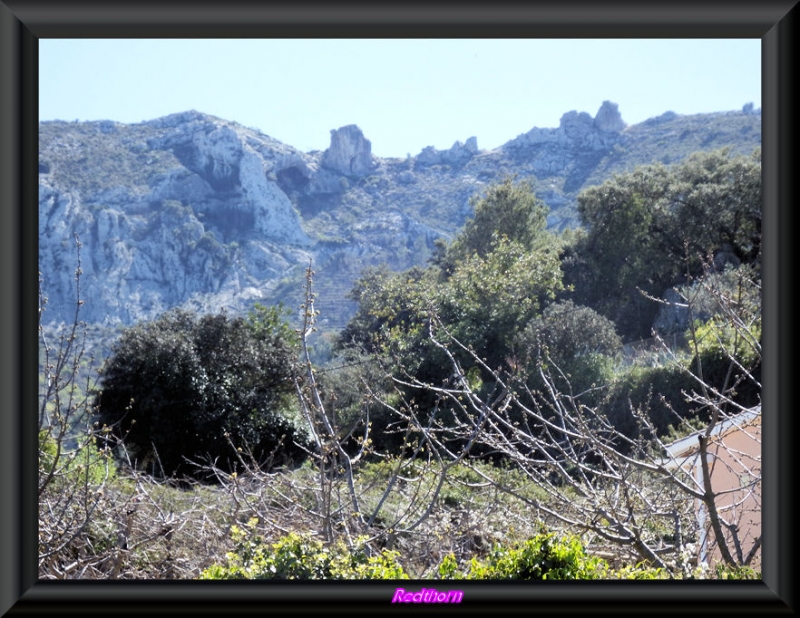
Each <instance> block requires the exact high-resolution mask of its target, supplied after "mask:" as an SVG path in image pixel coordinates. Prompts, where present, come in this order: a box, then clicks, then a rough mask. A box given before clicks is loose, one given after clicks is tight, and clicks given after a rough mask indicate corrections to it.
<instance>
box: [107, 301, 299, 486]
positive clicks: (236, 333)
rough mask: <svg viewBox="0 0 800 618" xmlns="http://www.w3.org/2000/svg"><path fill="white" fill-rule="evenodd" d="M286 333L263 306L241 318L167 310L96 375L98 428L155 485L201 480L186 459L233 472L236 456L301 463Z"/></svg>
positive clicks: (128, 334)
mask: <svg viewBox="0 0 800 618" xmlns="http://www.w3.org/2000/svg"><path fill="white" fill-rule="evenodd" d="M289 332H290V331H289V330H288V329H287V328H286V327H285V326H284V325H283V324H282V323H281V322H280V320H279V318H278V309H274V310H268V309H265V308H256V310H255V311H254V312H253V313H252V314H251V315H250V317H249V318H248V319H247V320H245V319H244V318H236V319H229V318H227V317H226V316H224V315H207V316H203V317H199V318H198V317H196V316H194V315H193V314H191V313H188V312H185V311H181V310H173V311H170V312H168V313H166V314H164V315H162V316H161V317H160V318H158V319H157V320H154V321H152V322H147V323H142V324H138V325H136V326H133V327H130V328H128V329H127V330H125V331H124V332H123V333H122V335H121V337H120V339H119V341H118V342H117V344H116V346H115V347H114V350H113V353H112V356H111V357H110V358H109V359H108V362H107V363H106V365H105V366H104V367H103V369H102V371H101V388H100V389H99V391H98V393H97V396H96V406H97V422H98V425H99V427H101V428H106V427H107V428H108V429H109V430H110V431H109V436H108V437H109V438H113V439H115V440H122V442H123V443H124V446H125V448H126V450H127V453H128V455H129V456H130V457H131V461H132V463H133V464H134V466H135V467H137V468H138V469H144V470H148V471H149V472H151V473H153V474H154V475H156V476H159V477H161V476H163V477H169V476H173V475H176V476H182V475H189V476H194V477H198V476H203V475H200V473H199V472H197V470H196V469H195V466H194V465H193V464H192V463H190V462H189V461H187V458H188V459H190V460H194V461H198V460H206V461H207V462H215V464H216V466H218V467H219V468H220V469H222V470H226V471H232V470H237V469H238V466H239V464H238V462H239V457H240V452H241V451H242V450H244V452H245V453H247V451H248V450H249V451H250V452H251V453H252V455H253V456H254V457H255V458H256V459H257V460H258V461H261V462H265V461H266V460H268V459H269V458H271V457H274V460H275V463H284V462H288V461H291V460H292V459H293V458H296V457H300V456H301V455H300V452H299V450H298V448H297V447H296V446H295V444H294V442H295V441H303V440H304V436H303V432H302V430H300V428H299V424H298V423H297V422H296V421H295V420H294V419H293V416H292V414H293V412H292V406H293V404H294V387H293V380H292V378H293V362H294V359H295V358H296V342H295V341H294V338H293V339H289V338H288V333H289ZM110 444H113V440H109V439H105V438H104V439H101V440H100V445H101V446H107V445H110ZM118 454H119V455H120V456H121V457H122V456H123V454H122V453H121V452H119V451H118ZM203 478H204V479H205V480H211V478H209V477H203Z"/></svg>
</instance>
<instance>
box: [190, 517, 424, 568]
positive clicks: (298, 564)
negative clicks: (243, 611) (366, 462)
mask: <svg viewBox="0 0 800 618" xmlns="http://www.w3.org/2000/svg"><path fill="white" fill-rule="evenodd" d="M255 524H256V520H251V521H250V522H248V524H247V525H246V527H245V528H246V529H243V528H240V527H238V526H233V527H232V528H231V536H232V538H233V541H234V550H233V551H231V552H228V555H227V558H228V563H227V564H226V565H218V564H216V565H213V566H211V567H209V568H207V569H205V570H204V571H203V572H202V573H201V575H200V579H408V575H406V573H405V571H404V570H403V567H402V566H401V565H400V564H399V562H398V557H399V554H398V552H396V551H390V550H386V549H384V550H382V551H381V552H380V553H378V554H377V555H372V556H370V555H368V549H367V546H366V543H365V539H357V541H356V544H355V547H354V548H348V547H347V546H346V545H345V544H344V543H343V542H341V541H339V542H336V543H333V544H328V545H326V544H325V543H323V542H322V541H321V540H319V539H315V538H313V537H312V536H311V535H309V534H297V533H294V532H293V533H290V534H287V535H286V536H284V537H282V538H281V539H279V540H278V541H277V542H275V543H271V544H269V543H266V542H265V541H264V539H263V537H261V536H260V535H258V534H255V532H254V528H255Z"/></svg>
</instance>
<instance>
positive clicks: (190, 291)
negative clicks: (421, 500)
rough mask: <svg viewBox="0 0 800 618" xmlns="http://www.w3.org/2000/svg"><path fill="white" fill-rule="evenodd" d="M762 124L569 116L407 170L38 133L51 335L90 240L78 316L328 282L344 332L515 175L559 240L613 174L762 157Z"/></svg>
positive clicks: (253, 136) (230, 144)
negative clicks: (352, 297)
mask: <svg viewBox="0 0 800 618" xmlns="http://www.w3.org/2000/svg"><path fill="white" fill-rule="evenodd" d="M760 142H761V116H760V111H759V110H755V111H753V110H752V109H748V108H747V107H745V109H743V110H742V111H741V112H721V113H717V114H702V115H695V116H679V115H676V114H673V113H671V112H667V113H666V114H663V115H662V116H659V117H657V118H653V119H650V120H648V121H646V122H643V123H641V124H638V125H634V126H626V125H625V123H624V122H623V120H622V117H621V115H620V113H619V111H618V110H617V106H616V105H615V104H613V103H610V102H605V103H604V104H603V105H602V106H601V108H600V110H599V111H598V112H597V114H596V115H595V116H594V117H592V116H590V115H589V114H587V113H578V112H574V111H572V112H567V113H566V114H564V116H563V117H562V119H561V123H560V125H559V127H557V128H552V129H542V128H533V129H531V130H530V131H529V132H527V133H525V134H522V135H520V136H517V137H516V138H514V139H511V140H509V141H508V142H507V143H506V144H504V145H503V146H501V147H500V148H497V149H495V150H491V151H482V150H480V149H479V148H478V144H477V140H476V139H475V138H474V137H472V138H469V139H468V140H467V141H466V142H465V143H461V142H456V144H454V145H453V147H452V148H450V149H449V150H443V151H439V150H436V149H434V148H432V147H428V148H425V149H423V150H422V151H421V152H420V153H419V154H417V155H416V156H414V157H408V158H405V159H392V158H379V157H376V156H374V155H372V152H371V143H370V142H369V140H368V139H366V137H365V136H364V135H363V134H362V132H361V130H360V129H359V128H358V127H357V126H355V125H350V126H346V127H341V128H339V129H337V130H334V131H331V144H330V147H329V148H328V149H326V150H325V151H324V152H319V151H313V152H309V153H304V152H301V151H298V150H297V149H295V148H292V147H291V146H289V145H286V144H283V143H281V142H279V141H277V140H275V139H273V138H271V137H269V136H268V135H265V134H263V133H261V132H259V131H256V130H253V129H248V128H246V127H242V126H241V125H238V124H237V123H235V122H231V121H227V120H224V119H220V118H216V117H213V116H209V115H206V114H202V113H199V112H195V111H191V112H183V113H178V114H173V115H170V116H167V117H164V118H159V119H155V120H151V121H147V122H142V123H137V124H121V123H115V122H110V121H100V122H60V121H54V122H43V123H41V124H40V162H39V240H40V246H39V267H40V270H41V272H42V276H43V289H44V292H45V295H46V296H47V297H48V305H47V311H46V312H45V317H44V320H45V322H50V323H58V322H62V321H68V320H70V319H71V316H72V315H73V312H74V302H75V280H74V272H75V268H76V266H77V254H76V250H75V240H74V239H75V238H76V237H77V238H78V239H79V240H80V242H81V250H80V266H81V269H82V275H81V288H82V291H81V295H82V297H83V298H84V299H85V300H86V301H87V302H86V304H85V305H84V307H83V308H82V312H83V313H82V318H83V319H84V320H86V321H87V322H90V323H94V324H98V325H106V326H114V325H118V324H130V323H132V322H135V321H137V320H141V319H150V318H153V317H154V316H156V315H158V314H159V313H160V312H162V311H164V310H166V309H168V308H170V307H173V306H178V305H182V306H186V307H189V308H192V309H195V310H198V311H201V312H218V311H221V310H226V311H228V312H230V313H237V312H241V311H244V310H246V309H247V308H249V307H250V306H252V304H253V303H255V302H261V303H263V304H272V303H274V302H277V301H283V302H285V304H286V305H287V306H289V307H291V308H293V309H294V308H296V307H297V306H298V305H299V302H300V292H301V287H302V277H303V272H304V270H305V268H306V267H307V266H308V265H309V264H312V265H313V267H314V269H315V270H316V272H317V277H316V286H317V288H316V290H317V293H318V302H317V308H318V309H319V310H320V311H321V312H322V314H321V320H322V322H321V326H323V327H327V328H340V327H341V326H342V325H343V324H344V322H345V321H346V320H347V318H348V317H349V316H350V315H351V312H352V310H353V305H352V303H351V302H350V301H348V300H346V298H345V295H346V293H347V291H348V290H349V289H350V287H351V285H352V282H353V281H354V280H355V278H357V277H358V275H359V273H360V272H361V270H362V269H363V268H364V267H365V266H368V265H377V264H380V263H386V264H388V265H389V266H390V267H391V268H393V269H397V270H399V269H405V268H409V267H411V266H413V265H416V264H423V263H424V262H425V261H426V260H427V259H428V258H429V257H430V255H431V252H432V251H433V247H434V242H435V240H436V239H437V238H450V237H452V235H453V234H455V233H456V232H457V231H458V229H459V228H460V227H461V226H462V225H463V223H464V221H465V220H466V219H467V217H469V215H470V213H471V206H470V199H471V198H472V197H473V196H475V195H476V194H479V193H480V192H481V191H482V190H484V189H485V188H486V187H487V186H489V185H490V184H492V183H495V182H499V181H501V180H502V179H503V178H504V177H505V176H507V175H516V176H517V178H518V179H520V180H524V179H528V180H531V181H532V182H533V183H534V186H535V187H536V191H537V194H538V195H539V197H540V198H542V199H543V200H544V201H545V202H546V203H547V205H548V206H549V207H550V215H549V218H548V225H549V226H550V227H552V228H555V229H562V228H564V227H567V226H576V225H578V224H579V221H578V218H577V215H576V210H575V198H576V196H577V194H578V193H579V192H580V191H581V190H582V189H583V188H585V187H587V186H590V185H593V184H598V183H600V182H602V181H603V180H604V179H605V178H608V177H609V176H610V175H611V174H614V173H618V172H622V171H626V170H630V169H632V168H633V167H634V166H636V165H640V164H643V163H651V162H664V163H673V162H676V161H679V160H680V159H681V158H683V157H685V156H686V155H688V154H690V153H691V152H694V151H696V150H712V149H716V148H719V147H722V146H730V147H732V148H733V149H734V150H735V151H737V152H742V153H750V152H752V150H753V149H754V148H756V147H758V146H760Z"/></svg>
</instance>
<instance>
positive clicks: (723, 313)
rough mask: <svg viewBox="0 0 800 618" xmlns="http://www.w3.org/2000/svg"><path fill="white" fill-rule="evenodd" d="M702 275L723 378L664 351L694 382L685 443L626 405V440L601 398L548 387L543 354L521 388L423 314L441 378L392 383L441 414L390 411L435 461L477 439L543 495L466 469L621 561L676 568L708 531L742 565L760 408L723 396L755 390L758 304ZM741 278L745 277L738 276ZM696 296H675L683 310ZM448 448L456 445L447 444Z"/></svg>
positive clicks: (750, 532) (459, 455) (516, 377)
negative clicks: (442, 360) (445, 367)
mask: <svg viewBox="0 0 800 618" xmlns="http://www.w3.org/2000/svg"><path fill="white" fill-rule="evenodd" d="M744 272H745V271H742V273H744ZM714 282H715V279H714V278H713V277H708V278H705V279H704V280H703V281H701V284H702V285H703V286H705V287H704V288H703V289H704V292H705V297H706V298H712V299H713V300H714V303H715V305H716V309H715V312H714V316H715V318H716V319H718V320H724V325H725V328H726V329H727V331H726V332H727V335H725V336H723V335H722V329H721V328H718V329H716V331H715V330H714V329H713V328H712V329H710V330H711V332H717V334H718V335H719V336H720V340H719V342H718V344H719V350H721V353H722V354H723V355H724V360H725V362H727V363H728V366H729V368H730V371H729V374H728V376H727V377H726V379H725V381H724V384H723V385H722V386H717V385H714V384H712V383H711V382H709V381H708V380H706V379H704V374H703V372H702V370H699V371H691V369H690V368H689V367H687V366H686V363H685V362H681V360H680V359H678V358H677V357H675V356H674V355H673V357H672V358H673V362H675V363H676V364H677V365H678V366H680V367H681V368H682V370H684V371H686V372H687V374H689V375H691V376H692V377H693V379H694V380H695V384H696V388H694V389H691V390H690V391H688V392H685V393H684V395H685V397H686V399H687V400H688V401H689V402H691V404H692V405H693V406H694V408H695V410H697V411H700V410H703V411H707V412H709V413H710V414H709V416H710V420H709V422H708V423H707V424H706V426H705V427H704V428H703V429H702V431H699V432H695V433H693V434H691V435H690V436H689V437H687V438H686V439H685V440H684V442H686V441H687V440H688V444H690V445H696V448H695V449H692V448H688V449H684V450H682V451H681V450H678V449H676V448H675V445H674V444H668V443H667V442H666V441H665V440H664V439H663V438H662V437H660V436H659V434H658V432H657V430H656V427H655V426H654V424H653V423H652V421H651V420H650V418H649V416H648V414H647V410H646V409H640V408H637V407H634V406H633V405H631V406H630V409H629V413H630V415H631V416H632V418H633V420H634V421H635V423H636V426H637V427H638V431H637V432H636V434H635V435H634V436H632V437H631V436H628V435H626V434H624V433H623V432H622V431H620V430H618V429H617V427H615V426H614V425H613V424H612V423H611V422H610V421H609V419H608V418H607V417H606V415H605V414H604V412H603V410H602V405H594V406H587V405H584V404H583V403H582V401H585V400H586V399H585V397H584V395H585V394H586V393H574V392H570V391H569V388H566V389H565V388H560V389H559V388H557V387H556V384H559V385H563V384H569V380H568V376H566V375H563V374H560V373H559V370H558V367H556V366H555V365H554V364H553V363H552V361H551V359H548V358H542V359H541V360H542V362H541V363H540V364H539V365H538V367H539V368H538V371H539V377H540V379H541V383H542V384H544V388H543V389H542V390H541V391H536V392H534V391H532V390H530V389H529V388H528V386H526V383H527V381H526V379H525V377H526V376H524V375H520V374H519V373H518V372H515V371H514V370H513V369H512V368H511V367H509V368H507V369H505V370H503V369H497V368H492V367H489V366H488V365H487V364H486V363H485V362H484V361H483V360H482V359H481V358H480V357H478V355H477V354H475V353H474V351H473V350H472V349H471V348H470V347H469V346H466V345H464V344H463V343H461V342H460V341H458V340H457V339H456V338H455V337H454V336H453V335H452V334H451V332H450V331H449V330H448V329H447V327H446V326H445V325H444V324H443V323H442V322H440V321H439V320H438V319H437V318H436V316H435V314H433V312H432V314H433V317H432V318H431V319H430V323H429V338H430V341H431V342H432V343H433V344H434V345H435V346H437V347H438V348H439V349H440V350H442V352H443V353H444V355H445V357H446V358H447V359H448V362H449V364H450V366H451V368H452V379H451V381H450V383H449V384H445V385H441V386H436V385H432V384H425V383H422V382H420V381H418V380H415V379H413V378H408V377H406V378H395V379H396V381H397V382H398V383H399V384H401V385H402V386H404V387H406V388H411V389H419V390H422V391H426V392H428V393H435V394H436V396H437V397H438V399H439V401H441V402H442V406H441V407H442V410H445V409H446V410H447V412H448V417H447V420H446V421H444V420H442V419H441V417H440V416H438V415H437V411H436V410H434V411H433V413H432V414H431V415H430V417H429V420H427V421H426V422H425V423H422V422H420V419H419V418H418V417H417V416H416V415H415V414H414V413H413V411H412V410H410V409H408V408H397V407H393V408H392V409H393V411H394V412H395V413H396V414H397V415H398V417H400V418H402V419H403V420H404V421H405V422H406V423H407V424H408V426H409V427H411V428H413V429H414V430H415V431H416V432H418V433H419V434H420V435H421V436H423V439H424V441H425V442H426V443H427V444H428V445H429V446H430V448H431V450H432V451H433V452H434V453H436V456H437V457H439V458H441V459H442V460H445V459H447V460H449V461H457V460H460V461H464V462H472V461H474V459H470V458H467V457H465V454H467V453H469V452H470V449H471V447H472V445H474V444H479V445H480V446H481V452H482V453H483V454H486V453H489V454H491V455H492V456H493V457H499V458H500V459H502V460H504V461H506V462H511V463H513V465H514V466H515V467H516V468H517V469H518V470H520V471H521V472H523V473H524V474H525V475H526V477H527V478H528V479H529V480H530V482H531V483H533V484H535V485H536V486H538V487H540V488H541V489H543V490H544V491H545V492H546V494H547V499H545V500H531V499H530V498H527V497H525V496H522V495H520V494H519V493H518V492H517V490H516V489H515V488H514V487H511V486H508V485H506V484H505V483H504V481H503V475H502V474H494V473H492V472H491V471H489V470H487V468H486V467H477V466H476V467H475V468H474V469H475V472H476V473H478V474H479V475H481V476H482V477H483V478H484V479H485V481H486V482H487V483H489V484H491V485H494V486H496V487H498V488H499V489H501V490H503V491H505V492H508V493H509V494H515V495H517V496H518V497H519V498H520V499H521V500H524V501H526V502H527V503H528V504H529V506H530V507H531V509H532V514H533V515H534V516H536V517H538V518H541V519H542V520H543V521H546V522H548V523H549V524H551V525H553V526H557V527H559V528H562V529H567V530H571V531H573V532H579V533H581V534H583V535H584V538H586V539H587V542H588V543H589V544H590V545H594V546H597V545H606V546H611V547H614V548H616V550H615V551H616V552H617V554H618V555H622V557H627V558H628V559H630V560H633V561H640V560H644V561H647V562H648V563H649V564H651V565H654V566H657V567H661V568H664V569H667V570H668V571H670V572H672V573H679V572H681V571H686V570H687V569H688V568H690V566H691V565H690V564H689V563H690V562H692V560H695V561H696V560H697V556H696V552H693V551H691V548H692V547H693V546H697V545H699V544H701V543H703V542H707V540H708V539H710V540H711V541H712V542H713V544H714V545H715V546H716V547H717V548H718V553H719V559H720V560H721V562H722V563H724V564H725V565H727V566H728V567H731V568H738V567H742V566H749V565H751V564H753V563H754V562H753V561H754V559H756V558H757V556H758V550H759V548H760V545H761V534H760V528H756V529H754V527H753V526H752V525H751V526H743V523H742V522H743V519H742V517H743V515H744V516H745V517H746V518H747V517H749V518H750V519H754V517H756V518H757V519H759V520H760V515H758V514H757V513H756V511H758V510H759V509H760V486H761V483H760V481H761V476H760V474H761V473H760V470H761V466H760V460H761V457H760V432H759V431H757V430H752V428H753V427H757V428H760V411H761V408H760V404H759V405H756V406H752V407H749V408H746V407H745V406H743V405H742V404H741V403H737V400H736V398H735V394H736V389H737V388H739V387H740V385H741V384H742V383H743V382H744V381H749V382H751V383H752V384H753V385H754V386H755V387H757V388H758V390H759V392H760V384H758V381H757V379H756V375H755V373H754V372H753V367H754V366H755V365H757V364H758V363H760V354H761V351H760V342H759V337H760V304H758V305H757V306H756V305H750V306H745V298H744V294H740V295H739V296H736V295H734V294H731V293H730V289H729V288H728V289H724V288H721V287H719V286H717V287H714V285H713V284H714ZM745 283H746V282H744V281H742V282H741V286H742V287H741V288H740V289H742V290H744V287H745ZM749 285H750V287H751V288H752V286H753V285H757V284H756V283H754V282H753V281H750V284H749ZM696 300H697V299H696V298H695V299H693V298H689V297H687V296H684V301H685V302H686V305H687V307H691V306H692V305H693V303H694V302H695V301H696ZM708 331H709V329H706V332H707V333H708ZM698 337H699V334H698V332H697V331H696V330H695V331H694V337H693V343H694V344H695V346H696V347H695V356H696V360H697V362H699V361H700V360H701V358H702V355H701V354H699V352H700V349H699V347H697V340H698ZM741 346H746V347H747V350H748V354H749V357H748V358H749V359H750V362H749V363H748V364H747V365H745V364H744V363H743V362H742V360H741V359H742V353H741V350H742V347H741ZM665 350H666V352H669V353H670V354H672V351H671V350H669V349H668V348H665ZM456 351H457V352H458V354H455V353H454V352H456ZM464 355H466V357H468V358H470V359H471V361H472V362H473V363H475V364H476V365H478V366H480V367H481V368H482V370H483V372H484V375H485V376H488V378H487V380H488V381H490V382H491V381H493V382H494V384H495V388H494V390H493V393H492V394H491V395H490V396H486V395H483V396H479V394H478V393H477V392H476V390H475V389H474V388H473V387H472V386H471V385H470V382H469V380H467V378H466V375H465V372H464V371H463V369H462V367H461V366H460V364H459V362H458V360H457V358H459V357H460V358H463V357H464ZM556 377H558V378H559V379H558V380H556V379H554V378H556ZM743 413H746V415H747V417H746V419H745V418H744V417H742V416H741V414H743ZM676 420H679V419H678V416H677V414H676ZM722 428H724V431H721V429H722ZM731 428H733V429H739V430H743V431H744V432H745V435H746V436H747V437H748V438H749V439H750V440H751V442H752V443H751V444H750V445H749V446H748V447H747V449H746V450H743V447H741V446H740V445H735V444H732V443H729V442H727V441H726V437H725V436H726V435H727V433H726V432H729V430H730V429H731ZM683 430H684V432H689V431H691V427H689V426H688V425H686V424H683ZM454 444H458V445H460V448H461V449H462V450H454V448H453V445H454ZM723 467H724V468H727V472H728V475H729V476H730V475H733V476H734V477H735V483H734V485H735V486H734V487H729V486H725V485H720V483H719V482H718V481H717V480H716V479H717V478H719V477H722V476H723V471H722V468H723ZM698 506H700V510H698ZM744 535H747V536H748V538H747V543H748V545H747V546H745V544H744V543H743V541H744V540H745V539H744V538H743V537H744ZM691 554H695V555H694V556H692V555H691ZM701 557H702V556H701Z"/></svg>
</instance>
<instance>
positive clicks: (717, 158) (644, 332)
mask: <svg viewBox="0 0 800 618" xmlns="http://www.w3.org/2000/svg"><path fill="white" fill-rule="evenodd" d="M578 212H579V214H580V216H581V222H582V224H583V225H584V226H585V227H586V230H587V231H586V234H585V235H579V236H577V237H576V238H575V239H574V241H575V244H574V245H573V246H572V247H571V249H570V250H571V251H572V254H571V256H570V262H569V268H567V269H566V281H567V283H568V284H570V285H572V286H574V288H575V290H576V295H575V300H576V302H579V303H581V304H585V305H587V306H590V307H592V308H594V309H596V310H598V311H599V312H600V313H602V314H603V315H605V316H606V317H609V318H610V319H612V320H613V321H614V322H615V323H616V324H617V327H618V331H619V332H620V334H621V335H623V337H625V338H634V339H638V338H645V337H649V336H650V326H651V324H652V318H653V316H654V313H655V311H656V309H657V307H656V306H655V305H654V304H653V303H649V304H648V301H646V300H645V299H644V298H643V297H642V295H641V294H640V292H639V290H643V291H644V292H646V293H649V294H652V295H660V294H661V293H662V292H663V290H664V289H666V288H668V287H670V286H671V285H674V284H676V283H678V282H679V281H680V280H681V279H682V278H684V277H686V276H699V275H700V274H701V273H702V271H703V268H704V260H705V259H706V258H707V256H709V255H712V256H713V255H716V254H717V253H719V252H720V251H726V252H729V253H731V254H732V255H733V256H734V258H735V259H736V260H738V261H741V262H742V263H752V262H756V261H758V260H759V259H760V253H761V155H760V151H755V152H754V153H753V155H752V156H750V157H743V156H738V157H734V156H732V155H731V152H730V150H728V149H723V150H719V151H714V152H710V153H697V154H695V155H693V156H691V157H689V158H688V159H687V160H685V161H684V162H682V163H680V164H678V165H676V166H673V167H667V166H664V165H661V164H658V165H648V166H643V167H640V168H637V169H636V170H634V171H632V172H630V173H627V174H621V175H617V176H614V177H612V178H611V179H609V180H606V181H605V182H604V183H602V184H601V185H598V186H594V187H591V188H589V189H586V190H585V191H583V192H582V193H581V194H580V195H579V196H578Z"/></svg>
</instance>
